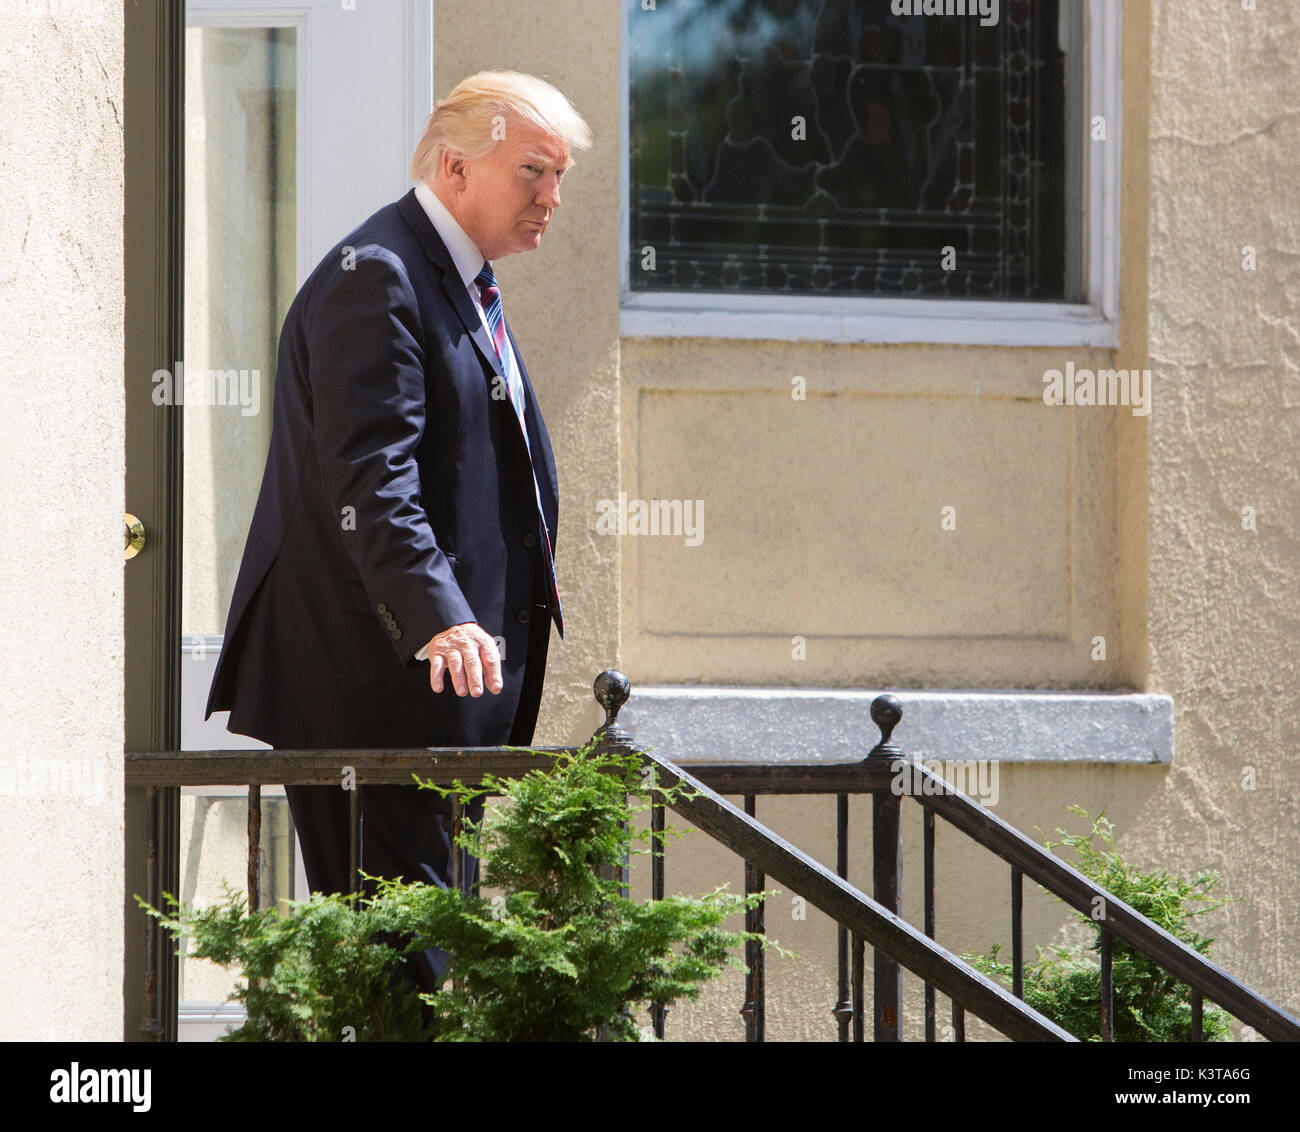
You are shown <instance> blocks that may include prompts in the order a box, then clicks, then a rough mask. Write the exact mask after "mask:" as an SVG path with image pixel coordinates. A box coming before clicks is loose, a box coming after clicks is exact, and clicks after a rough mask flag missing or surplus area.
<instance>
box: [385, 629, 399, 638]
mask: <svg viewBox="0 0 1300 1132" xmlns="http://www.w3.org/2000/svg"><path fill="white" fill-rule="evenodd" d="M388 635H389V636H390V637H392V638H393V640H395V641H400V640H401V639H402V630H401V629H392V630H390V631H389V634H388Z"/></svg>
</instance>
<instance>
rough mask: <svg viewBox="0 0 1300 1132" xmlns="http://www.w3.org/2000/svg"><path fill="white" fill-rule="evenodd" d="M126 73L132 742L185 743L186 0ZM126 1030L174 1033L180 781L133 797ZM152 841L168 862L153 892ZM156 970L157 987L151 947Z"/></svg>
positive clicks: (150, 36)
mask: <svg viewBox="0 0 1300 1132" xmlns="http://www.w3.org/2000/svg"><path fill="white" fill-rule="evenodd" d="M124 53H125V64H126V66H125V75H124V78H123V104H124V111H123V136H124V170H123V181H124V189H125V193H124V198H125V199H124V213H125V215H124V242H123V243H124V246H123V289H124V300H125V320H124V321H125V351H124V353H125V357H124V367H125V368H124V380H125V397H126V419H125V422H124V428H125V439H126V470H125V489H126V506H127V508H128V510H129V511H130V512H131V513H132V514H134V515H136V516H138V517H139V518H140V520H141V521H142V522H143V524H144V528H145V532H146V536H145V537H146V541H145V546H144V549H143V550H142V551H141V552H140V553H139V554H138V555H137V556H136V557H135V558H132V559H131V560H130V561H128V562H127V563H126V566H125V571H124V577H123V595H122V596H123V611H124V616H123V637H124V641H123V644H124V650H125V676H124V682H125V686H124V689H123V693H124V704H125V712H124V732H123V743H124V749H125V750H126V751H174V750H179V748H180V741H181V734H180V723H181V717H180V703H181V694H180V688H181V685H180V649H179V647H178V642H179V640H180V631H181V630H180V620H181V550H182V546H181V498H182V490H183V487H184V483H183V478H182V477H183V470H184V465H183V460H182V457H183V451H184V435H183V409H182V407H181V406H179V405H155V404H154V402H153V389H154V383H153V379H152V375H153V373H154V372H155V371H157V370H160V369H166V370H171V369H172V367H173V366H174V364H175V363H176V361H177V360H179V359H181V358H183V357H184V350H183V346H184V342H183V330H184V325H185V323H184V262H183V259H182V249H183V246H184V242H183V241H184V232H185V213H184V203H185V200H184V188H185V164H184V163H185V145H184V109H185V101H184V100H185V70H184V68H185V0H148V2H133V3H128V4H127V5H126V9H125V24H124ZM123 818H124V826H123V832H124V843H123V855H124V874H125V878H126V888H125V892H124V894H123V897H124V901H123V929H124V956H123V967H124V970H123V987H122V990H123V1019H122V1033H123V1040H125V1041H128V1042H130V1041H175V1040H176V1007H177V988H178V984H179V976H180V965H179V958H178V952H177V947H176V941H175V940H173V939H172V938H171V934H170V933H169V932H167V931H166V930H165V929H163V928H162V927H161V926H159V925H158V924H157V922H156V921H154V920H153V919H151V918H150V917H148V916H147V915H146V914H145V913H144V911H143V910H142V909H141V908H140V907H139V906H138V905H137V904H136V902H135V900H134V894H135V893H140V894H142V895H143V896H144V897H145V898H146V899H147V900H149V902H150V903H151V904H153V905H154V906H155V907H161V900H162V893H163V892H171V893H176V892H178V891H179V887H180V886H179V876H178V875H177V874H178V872H179V869H178V867H177V862H178V861H179V853H180V840H179V831H180V788H179V787H175V786H171V787H161V788H149V789H141V788H129V789H127V790H126V794H125V800H124V814H123ZM146 847H148V852H149V853H150V854H152V855H154V857H155V859H156V861H157V863H158V870H157V873H156V880H155V883H154V885H153V888H152V890H148V889H147V886H148V884H149V879H148V877H149V872H148V869H147V860H146V852H145V850H146ZM151 953H152V954H153V956H154V958H155V960H156V961H155V963H154V964H153V965H152V966H153V967H154V970H155V972H156V974H155V976H154V981H153V983H152V985H146V970H147V969H148V967H149V964H148V959H149V957H150V954H151Z"/></svg>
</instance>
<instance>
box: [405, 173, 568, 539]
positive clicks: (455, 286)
mask: <svg viewBox="0 0 1300 1132" xmlns="http://www.w3.org/2000/svg"><path fill="white" fill-rule="evenodd" d="M397 211H398V212H399V213H400V214H401V216H402V218H403V219H404V220H405V221H406V223H407V224H408V225H409V226H410V228H411V230H412V231H413V232H414V233H415V234H416V236H417V237H419V240H420V243H421V245H423V247H424V251H425V254H426V255H428V257H429V259H430V260H432V261H433V264H434V266H435V267H437V268H438V269H439V270H440V271H441V272H442V289H443V290H444V291H445V292H446V293H447V296H448V298H450V299H451V305H452V307H453V309H454V310H455V311H456V314H457V315H458V316H459V318H460V320H461V322H463V323H464V324H465V329H466V331H467V332H468V333H469V336H470V338H472V339H473V341H474V345H475V346H477V347H478V352H479V354H481V355H482V357H483V360H484V361H485V362H487V364H488V365H489V366H490V367H491V368H492V372H493V373H494V374H495V375H496V376H497V377H499V378H500V379H501V380H502V382H504V381H505V371H504V370H503V369H502V368H501V360H500V359H499V358H498V357H497V352H496V348H495V347H494V346H493V345H492V339H491V338H489V337H488V332H487V329H486V328H485V327H484V326H483V320H482V319H481V318H479V316H478V311H476V310H475V309H474V302H473V300H472V299H470V297H469V291H468V290H466V288H465V281H464V280H463V279H461V277H460V272H458V271H457V270H456V264H455V263H454V262H453V260H452V258H451V253H450V252H449V251H448V250H447V245H446V244H444V243H443V242H442V237H441V236H439V235H438V229H437V228H435V227H434V226H433V222H432V221H431V220H430V219H429V216H428V214H427V213H426V212H425V211H424V208H423V207H422V206H421V204H420V202H419V201H418V200H416V199H415V190H414V189H411V190H410V191H408V192H407V194H406V195H405V196H404V197H402V198H401V199H400V200H399V201H398V202H397ZM506 335H507V336H508V338H509V340H510V345H511V347H512V348H513V349H514V352H515V361H517V362H518V363H519V375H520V377H521V378H522V379H523V383H524V427H525V428H527V430H528V445H529V447H530V448H531V450H532V464H533V472H534V474H535V475H536V476H537V487H538V490H539V491H540V492H541V495H542V501H543V502H542V507H543V515H544V517H545V519H546V524H547V526H548V528H549V529H550V530H552V531H554V530H555V523H556V511H557V508H556V506H555V504H554V500H555V495H556V491H555V457H554V456H553V455H552V454H551V445H550V439H549V437H547V435H546V429H545V426H544V425H543V424H542V418H541V414H540V413H538V411H537V400H536V397H535V396H534V394H533V387H532V383H531V382H530V381H529V380H528V370H527V369H525V368H524V359H523V355H522V354H521V353H520V351H519V347H518V345H517V344H516V343H515V336H514V334H513V333H512V332H511V330H510V322H509V320H507V321H506ZM502 389H503V390H504V385H503V386H502ZM500 400H501V401H502V402H503V404H504V406H505V410H506V411H507V412H508V413H509V414H510V418H511V422H512V423H514V424H515V429H516V432H518V424H517V420H518V419H517V418H516V416H515V408H514V406H513V405H512V404H511V403H510V398H509V397H502V398H501V399H500ZM519 439H520V443H521V444H522V443H523V436H522V434H520V437H519ZM525 454H527V453H525Z"/></svg>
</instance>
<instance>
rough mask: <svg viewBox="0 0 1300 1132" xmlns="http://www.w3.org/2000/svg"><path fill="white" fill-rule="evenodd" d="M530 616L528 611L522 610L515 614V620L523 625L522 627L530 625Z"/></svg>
mask: <svg viewBox="0 0 1300 1132" xmlns="http://www.w3.org/2000/svg"><path fill="white" fill-rule="evenodd" d="M528 616H529V615H528V610H526V609H521V610H520V611H519V612H518V613H516V614H515V620H516V621H518V622H519V624H521V625H527V624H528Z"/></svg>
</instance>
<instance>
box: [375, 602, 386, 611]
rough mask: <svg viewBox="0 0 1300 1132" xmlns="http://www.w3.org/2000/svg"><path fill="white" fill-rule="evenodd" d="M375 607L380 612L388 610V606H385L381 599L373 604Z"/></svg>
mask: <svg viewBox="0 0 1300 1132" xmlns="http://www.w3.org/2000/svg"><path fill="white" fill-rule="evenodd" d="M375 608H376V609H377V610H379V612H380V613H387V612H388V606H386V605H385V604H384V603H383V602H382V601H381V602H380V603H379V604H378V605H377V606H375Z"/></svg>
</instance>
